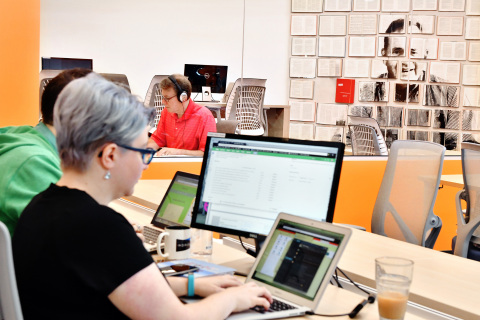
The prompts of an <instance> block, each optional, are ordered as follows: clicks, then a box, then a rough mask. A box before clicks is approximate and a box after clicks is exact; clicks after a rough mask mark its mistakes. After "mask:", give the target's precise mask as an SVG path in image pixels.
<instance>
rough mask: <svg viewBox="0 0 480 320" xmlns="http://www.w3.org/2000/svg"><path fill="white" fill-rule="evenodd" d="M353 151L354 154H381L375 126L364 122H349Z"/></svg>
mask: <svg viewBox="0 0 480 320" xmlns="http://www.w3.org/2000/svg"><path fill="white" fill-rule="evenodd" d="M348 130H349V132H350V140H351V141H352V153H353V155H354V156H379V155H381V154H380V146H379V145H378V139H377V134H376V132H375V129H374V128H373V127H370V126H367V125H364V124H349V125H348Z"/></svg>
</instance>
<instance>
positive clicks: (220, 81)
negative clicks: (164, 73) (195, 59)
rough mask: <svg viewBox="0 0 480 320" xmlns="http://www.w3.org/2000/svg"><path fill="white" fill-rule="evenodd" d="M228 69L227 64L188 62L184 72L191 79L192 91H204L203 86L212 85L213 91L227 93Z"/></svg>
mask: <svg viewBox="0 0 480 320" xmlns="http://www.w3.org/2000/svg"><path fill="white" fill-rule="evenodd" d="M227 70H228V67H227V66H213V65H204V64H186V65H185V69H184V72H183V74H184V75H185V76H186V77H188V80H190V83H191V84H192V92H202V87H210V88H211V92H212V93H225V89H226V88H227Z"/></svg>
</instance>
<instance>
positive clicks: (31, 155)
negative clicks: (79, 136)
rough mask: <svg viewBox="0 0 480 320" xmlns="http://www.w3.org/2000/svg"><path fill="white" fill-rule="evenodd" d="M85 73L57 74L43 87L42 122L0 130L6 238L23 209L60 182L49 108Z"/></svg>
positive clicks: (1, 214) (0, 211)
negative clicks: (51, 184) (41, 193)
mask: <svg viewBox="0 0 480 320" xmlns="http://www.w3.org/2000/svg"><path fill="white" fill-rule="evenodd" d="M90 72H91V70H88V69H80V68H77V69H70V70H65V71H63V72H61V73H60V74H59V75H57V76H56V77H55V78H53V79H52V80H51V81H50V82H49V83H48V84H47V86H46V87H45V91H44V92H43V95H42V104H41V113H42V120H41V121H40V122H39V123H38V124H37V125H36V126H35V127H32V126H15V127H13V126H12V127H4V128H0V168H1V173H0V221H2V222H3V223H5V225H6V226H7V228H8V230H9V231H10V235H11V236H13V232H14V230H15V227H16V225H17V221H18V218H19V217H20V214H21V213H22V211H23V209H24V208H25V207H26V206H27V204H28V203H29V202H30V200H32V198H33V197H34V196H35V195H37V194H38V193H39V192H41V191H43V190H45V189H46V188H47V187H48V186H49V185H50V183H55V182H57V181H58V179H60V176H61V175H62V171H61V169H60V159H59V157H58V151H57V143H56V140H55V128H54V127H53V107H54V105H55V101H56V100H57V96H58V95H59V94H60V91H62V89H63V88H64V87H65V86H66V85H67V84H68V83H70V81H72V80H74V79H77V78H81V77H83V76H85V75H87V74H89V73H90Z"/></svg>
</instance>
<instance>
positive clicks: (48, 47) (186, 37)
mask: <svg viewBox="0 0 480 320" xmlns="http://www.w3.org/2000/svg"><path fill="white" fill-rule="evenodd" d="M243 10H244V0H203V1H201V0H179V1H174V0H140V1H136V0H100V1H98V0H81V1H78V0H42V1H41V25H40V57H67V58H92V59H93V67H94V70H95V71H97V72H105V73H124V74H126V75H127V77H128V79H129V82H130V87H131V89H132V92H133V93H135V94H137V95H139V96H140V97H141V98H142V99H143V98H144V97H145V94H146V91H147V89H148V85H149V84H150V80H151V79H152V77H153V76H154V75H155V74H171V73H183V66H184V64H185V63H198V64H216V65H228V67H229V69H228V79H227V80H228V81H229V82H233V81H235V80H236V79H237V78H239V77H240V76H241V73H242V29H243V27H242V26H243ZM289 28H290V1H289V0H245V44H244V52H245V54H244V59H243V76H244V77H252V78H266V79H267V90H266V97H265V103H266V104H287V103H288V87H289V74H288V59H289V55H288V52H289V46H290V43H289ZM220 97H221V96H220ZM217 98H218V97H217Z"/></svg>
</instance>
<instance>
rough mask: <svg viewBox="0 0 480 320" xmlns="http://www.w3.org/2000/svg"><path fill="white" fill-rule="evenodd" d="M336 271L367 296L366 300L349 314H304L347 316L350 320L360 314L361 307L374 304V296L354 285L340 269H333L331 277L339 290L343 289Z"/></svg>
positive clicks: (310, 312)
mask: <svg viewBox="0 0 480 320" xmlns="http://www.w3.org/2000/svg"><path fill="white" fill-rule="evenodd" d="M337 271H340V273H341V274H342V275H343V276H344V277H345V278H347V279H348V281H350V282H351V283H352V284H353V285H354V286H355V287H356V288H358V289H359V290H361V291H363V292H365V293H366V294H368V298H367V299H364V300H363V301H362V302H360V303H359V304H357V306H356V307H355V308H353V310H352V311H350V312H349V313H342V314H320V313H315V312H313V311H307V312H306V314H308V315H312V316H313V315H315V316H321V317H344V316H348V317H349V318H350V319H353V318H355V317H356V316H357V314H358V313H359V312H360V310H362V309H363V307H365V306H366V305H367V303H374V302H375V296H374V295H373V294H371V293H369V292H368V291H367V290H365V289H363V288H361V287H360V286H359V285H358V284H356V283H355V281H353V280H352V279H350V277H349V276H347V275H346V274H345V272H343V271H342V270H341V269H340V268H338V267H337V268H336V269H335V274H334V275H333V279H334V280H335V282H336V283H337V285H338V286H339V287H340V288H343V287H342V285H341V284H340V281H339V280H338V274H337ZM330 283H332V281H330Z"/></svg>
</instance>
